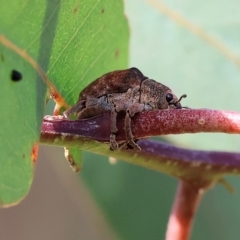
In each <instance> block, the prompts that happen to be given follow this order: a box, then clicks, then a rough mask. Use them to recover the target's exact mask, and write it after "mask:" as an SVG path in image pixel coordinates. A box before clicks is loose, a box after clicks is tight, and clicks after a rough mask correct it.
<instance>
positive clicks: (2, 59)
mask: <svg viewBox="0 0 240 240" xmlns="http://www.w3.org/2000/svg"><path fill="white" fill-rule="evenodd" d="M4 60H5V59H4V56H3V54H1V61H2V62H4Z"/></svg>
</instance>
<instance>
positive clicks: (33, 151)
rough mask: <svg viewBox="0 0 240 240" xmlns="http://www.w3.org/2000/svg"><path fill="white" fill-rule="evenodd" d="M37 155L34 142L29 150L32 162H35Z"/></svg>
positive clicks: (36, 146)
mask: <svg viewBox="0 0 240 240" xmlns="http://www.w3.org/2000/svg"><path fill="white" fill-rule="evenodd" d="M37 156H38V144H37V143H34V144H33V147H32V152H31V159H32V161H33V163H36V162H37Z"/></svg>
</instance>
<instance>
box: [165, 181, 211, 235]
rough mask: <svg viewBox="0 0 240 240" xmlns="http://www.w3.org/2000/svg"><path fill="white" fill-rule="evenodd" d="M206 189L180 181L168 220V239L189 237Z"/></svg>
mask: <svg viewBox="0 0 240 240" xmlns="http://www.w3.org/2000/svg"><path fill="white" fill-rule="evenodd" d="M205 190H206V189H201V188H198V187H196V186H194V185H191V184H189V183H187V182H183V181H180V182H179V185H178V189H177V193H176V197H175V202H174V204H173V207H172V212H171V215H170V219H169V222H168V229H167V235H166V240H172V239H174V240H186V239H188V238H189V236H190V233H191V229H192V223H193V220H194V215H195V212H196V210H197V207H198V204H199V202H200V200H201V198H202V195H203V193H204V192H205Z"/></svg>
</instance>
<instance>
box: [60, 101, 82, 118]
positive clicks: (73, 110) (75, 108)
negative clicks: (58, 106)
mask: <svg viewBox="0 0 240 240" xmlns="http://www.w3.org/2000/svg"><path fill="white" fill-rule="evenodd" d="M85 102H86V101H85V100H82V101H80V102H77V103H76V104H75V105H74V106H72V107H71V108H70V109H68V110H67V111H65V112H63V116H64V117H65V118H69V116H71V115H72V114H74V113H78V112H80V111H81V110H82V109H83V108H84V107H85Z"/></svg>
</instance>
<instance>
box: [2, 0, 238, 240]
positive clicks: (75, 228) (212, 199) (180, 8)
mask: <svg viewBox="0 0 240 240" xmlns="http://www.w3.org/2000/svg"><path fill="white" fill-rule="evenodd" d="M159 3H160V1H159ZM161 3H165V4H166V5H167V6H168V7H169V8H170V9H171V11H172V12H177V13H178V14H181V15H182V16H184V17H185V18H187V19H188V20H189V22H190V23H191V24H194V25H195V26H201V28H202V29H204V31H205V32H206V33H207V34H209V35H211V36H213V37H214V38H215V39H217V40H218V41H220V42H221V43H222V44H223V46H225V47H227V48H228V49H229V50H230V51H231V52H233V53H234V54H236V55H237V56H239V55H240V44H239V42H240V31H239V25H240V24H239V23H240V15H239V11H238V10H239V9H240V3H239V2H238V1H231V2H229V1H226V0H221V1H216V0H214V1H211V2H204V3H203V2H202V1H199V0H194V1H190V0H187V1H186V0H185V1H183V0H180V1H177V2H176V1H171V0H170V1H162V2H161ZM125 11H126V15H127V18H128V20H129V24H130V28H131V40H130V66H135V67H138V68H139V69H141V71H142V72H143V73H144V74H145V75H146V76H148V77H150V78H153V79H156V80H159V81H160V82H162V83H164V84H166V85H168V86H169V87H170V88H172V90H173V91H174V92H175V93H176V94H177V95H178V96H179V95H181V94H183V93H186V94H188V98H187V99H184V100H183V104H184V105H187V106H189V107H191V108H214V109H223V110H234V111H240V107H239V104H238V102H239V100H238V98H239V89H240V81H239V80H240V71H239V67H237V66H236V65H235V64H234V63H233V62H232V61H231V60H230V59H229V58H228V57H226V55H224V54H223V53H222V52H220V51H219V50H217V49H216V48H215V46H214V45H212V44H210V43H209V42H206V41H204V40H202V39H200V38H199V37H198V36H196V35H194V34H193V33H191V32H189V30H188V29H186V28H183V27H181V26H180V25H179V24H178V23H176V22H174V21H173V20H172V19H171V18H169V16H166V15H164V14H163V13H162V12H161V11H159V10H158V9H156V8H154V7H153V6H152V5H151V4H150V3H149V2H148V1H141V0H127V1H125ZM49 107H50V106H49ZM165 140H167V141H171V142H173V143H174V144H177V145H179V146H184V147H188V148H197V149H206V150H207V149H209V150H222V151H224V150H226V151H227V150H228V151H238V152H239V136H234V135H230V136H228V135H224V134H194V135H190V134H186V135H183V136H168V137H166V138H165ZM227 179H228V181H229V182H230V183H231V184H232V186H233V187H234V188H235V190H236V193H235V194H233V195H232V194H230V193H229V192H228V191H227V190H226V189H224V188H223V187H222V186H220V185H218V186H216V187H215V188H214V189H212V190H210V191H209V192H208V193H207V194H206V195H205V196H204V198H203V201H202V202H201V204H200V207H199V210H198V213H197V217H196V219H195V223H194V228H193V234H192V238H191V239H194V240H202V239H205V240H212V239H218V240H225V239H228V240H236V239H239V237H240V228H239V221H240V204H239V202H240V180H239V178H238V177H228V178H227ZM176 186H177V180H176V179H173V178H172V177H170V176H166V175H163V174H160V173H157V172H154V171H150V170H147V169H143V168H140V167H136V166H132V165H129V164H126V163H124V162H121V161H119V162H117V163H116V164H110V163H109V161H108V159H105V158H103V157H101V156H97V155H94V154H90V153H84V164H83V170H82V172H81V173H80V174H79V175H76V174H74V173H73V172H72V171H71V169H70V168H69V167H68V163H67V162H66V160H64V157H63V150H62V149H60V148H53V147H41V148H40V154H39V159H38V164H37V168H36V174H35V178H34V183H33V185H32V188H31V191H30V194H29V195H28V196H27V198H26V199H25V200H24V201H23V202H22V203H21V204H20V205H18V206H16V207H13V208H10V209H1V210H0V213H1V214H0V239H6V240H8V239H34V240H38V239H53V240H54V239H58V240H63V239H71V240H72V239H73V240H74V239H84V240H85V239H129V240H130V239H131V240H133V239H134V240H135V239H137V240H139V239H151V240H155V239H164V236H165V230H166V226H167V221H168V216H169V212H170V210H171V205H172V202H173V199H174V194H175V189H176ZM93 199H94V200H93Z"/></svg>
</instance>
